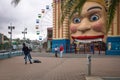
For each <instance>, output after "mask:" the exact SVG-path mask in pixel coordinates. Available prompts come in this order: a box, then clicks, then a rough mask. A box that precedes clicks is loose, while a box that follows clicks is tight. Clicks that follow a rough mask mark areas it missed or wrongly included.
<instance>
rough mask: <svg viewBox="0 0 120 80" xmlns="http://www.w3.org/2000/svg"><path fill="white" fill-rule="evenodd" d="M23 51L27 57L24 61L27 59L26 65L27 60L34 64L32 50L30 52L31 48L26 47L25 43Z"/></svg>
mask: <svg viewBox="0 0 120 80" xmlns="http://www.w3.org/2000/svg"><path fill="white" fill-rule="evenodd" d="M22 51H23V52H24V55H25V57H24V59H25V64H27V58H28V59H29V61H30V64H32V61H31V55H30V50H29V48H28V47H27V46H26V45H25V43H23V48H22Z"/></svg>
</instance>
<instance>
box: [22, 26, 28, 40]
mask: <svg viewBox="0 0 120 80" xmlns="http://www.w3.org/2000/svg"><path fill="white" fill-rule="evenodd" d="M22 34H24V37H23V39H24V42H25V39H26V38H25V34H27V28H25V29H24V31H23V32H22Z"/></svg>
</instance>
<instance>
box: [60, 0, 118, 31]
mask: <svg viewBox="0 0 120 80" xmlns="http://www.w3.org/2000/svg"><path fill="white" fill-rule="evenodd" d="M86 1H87V0H67V2H65V4H64V0H62V3H61V4H62V6H61V11H62V17H61V21H62V22H63V21H64V19H65V17H66V16H67V15H68V14H69V18H70V19H71V17H72V15H73V14H74V13H75V12H79V14H80V13H81V9H82V6H83V5H84V3H85V2H86ZM119 2H120V0H111V4H110V5H109V7H108V10H107V13H108V20H107V27H106V32H107V33H108V31H109V29H110V25H111V23H112V21H113V19H114V15H115V11H116V6H117V5H118V4H119ZM70 19H69V20H70Z"/></svg>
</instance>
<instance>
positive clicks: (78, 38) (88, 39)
mask: <svg viewBox="0 0 120 80" xmlns="http://www.w3.org/2000/svg"><path fill="white" fill-rule="evenodd" d="M103 38H104V35H98V36H72V39H74V40H75V41H77V42H81V43H91V42H96V41H102V40H103Z"/></svg>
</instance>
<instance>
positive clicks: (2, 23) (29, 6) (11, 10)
mask: <svg viewBox="0 0 120 80" xmlns="http://www.w3.org/2000/svg"><path fill="white" fill-rule="evenodd" d="M10 3H11V0H0V33H3V34H5V35H7V36H8V37H9V34H8V31H9V30H8V26H9V25H10V23H12V25H14V26H15V30H13V38H21V39H22V38H23V34H22V31H23V30H24V28H25V27H27V28H28V30H27V32H28V34H27V35H26V37H27V38H30V39H38V36H37V35H36V29H35V25H36V23H35V22H36V18H37V15H38V14H39V13H41V9H43V8H44V9H45V7H46V5H51V3H52V0H21V2H20V3H19V4H18V6H16V7H13V6H12V5H11V4H10ZM51 14H52V13H51ZM47 15H48V14H47ZM45 18H47V17H45ZM43 24H44V25H46V22H44V23H42V25H43ZM39 25H41V24H39ZM48 25H49V24H48ZM42 29H43V27H42ZM43 30H45V29H43ZM44 32H45V31H44ZM45 34H46V33H45Z"/></svg>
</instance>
